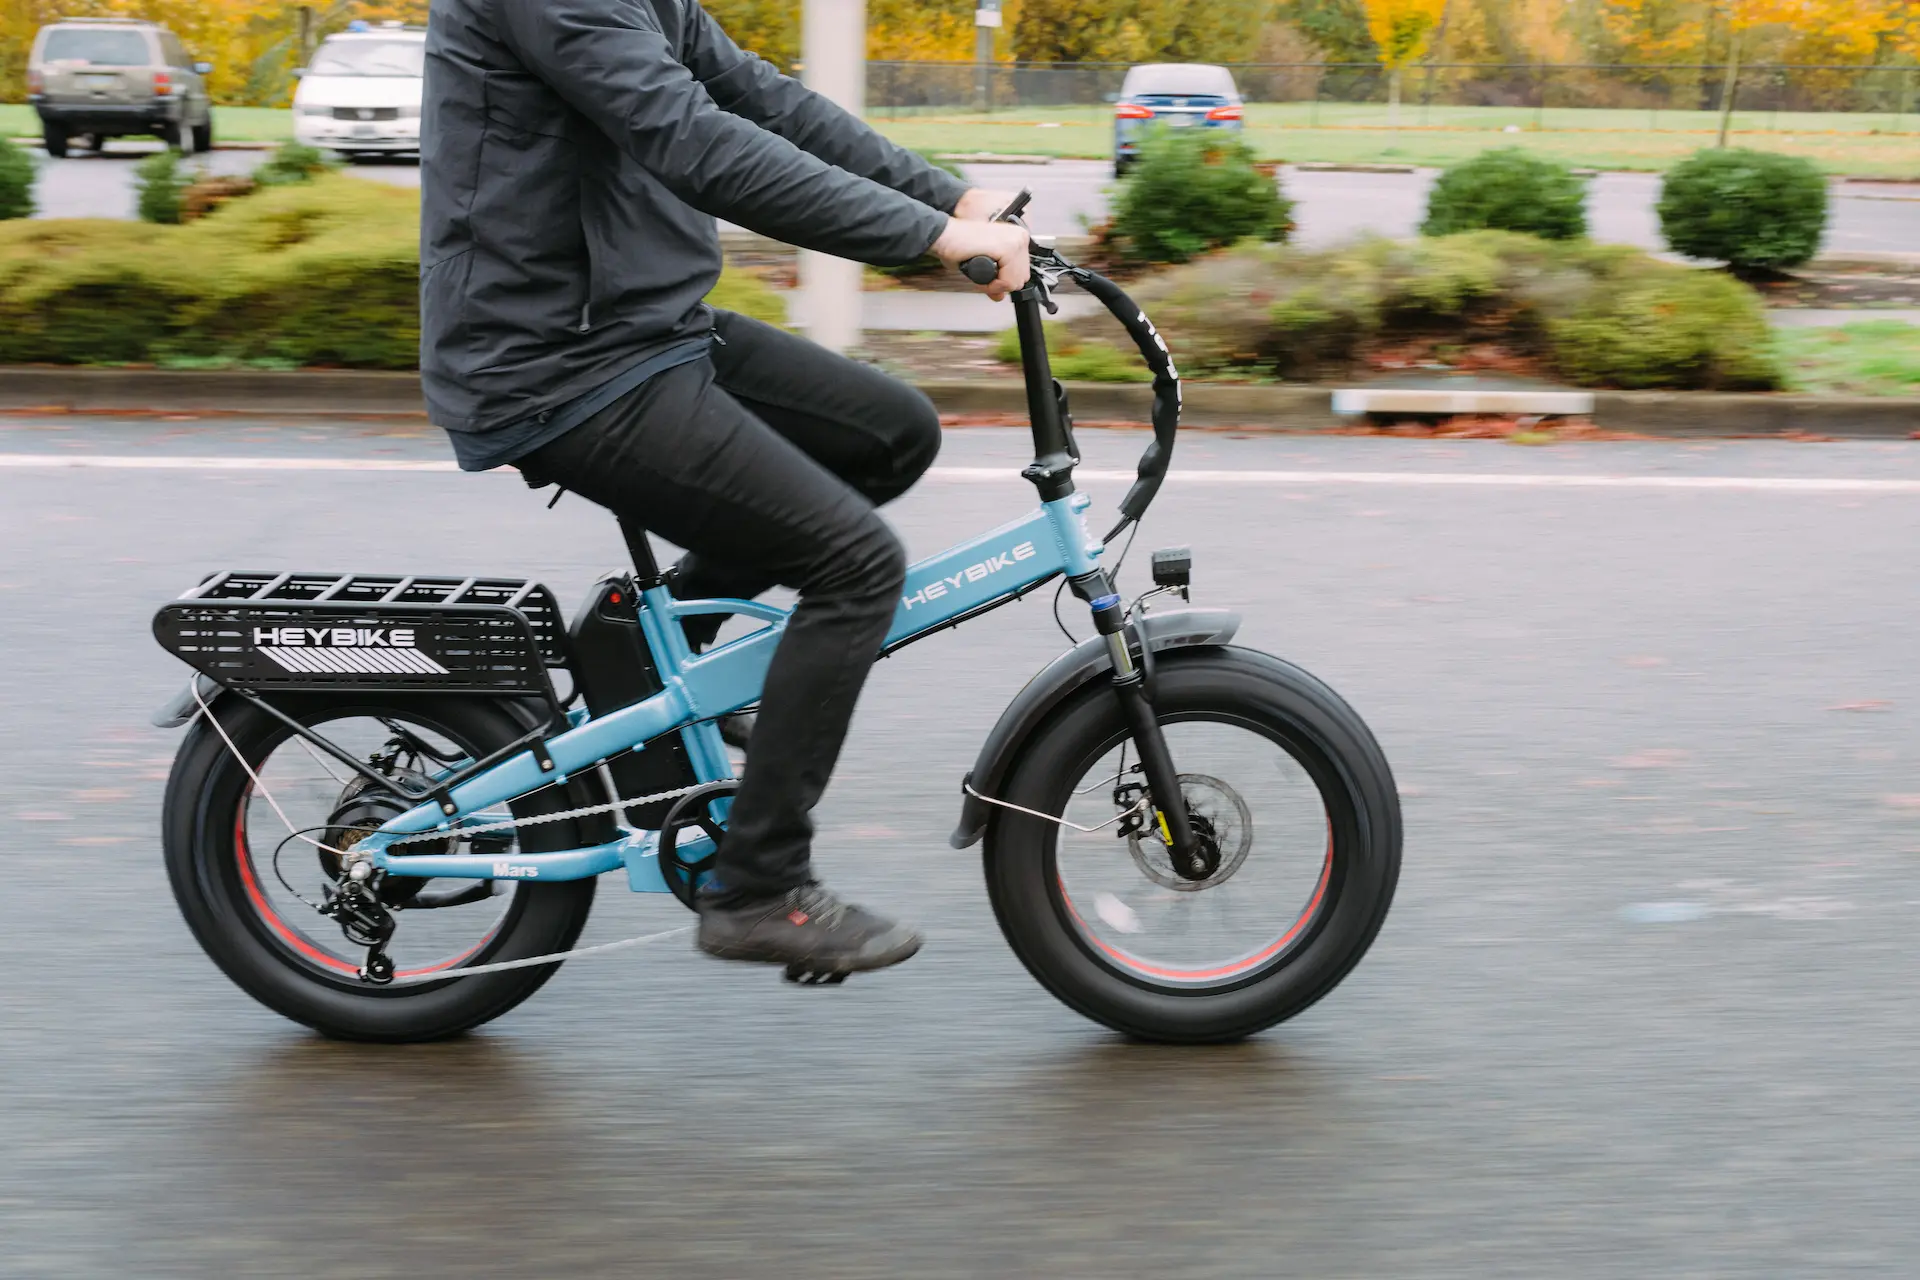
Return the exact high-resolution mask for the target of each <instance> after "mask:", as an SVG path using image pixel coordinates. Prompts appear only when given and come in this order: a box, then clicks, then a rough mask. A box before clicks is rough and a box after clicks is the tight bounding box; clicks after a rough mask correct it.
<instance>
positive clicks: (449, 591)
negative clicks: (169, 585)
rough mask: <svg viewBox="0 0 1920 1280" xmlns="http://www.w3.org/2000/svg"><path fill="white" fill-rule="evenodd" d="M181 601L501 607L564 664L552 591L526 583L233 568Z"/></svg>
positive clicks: (554, 663) (548, 656)
mask: <svg viewBox="0 0 1920 1280" xmlns="http://www.w3.org/2000/svg"><path fill="white" fill-rule="evenodd" d="M180 599H181V600H231V601H242V600H244V601H248V602H252V603H262V604H264V603H270V602H286V603H296V602H297V603H321V604H381V605H395V604H399V605H502V606H505V607H506V608H509V609H517V610H519V611H520V613H521V614H523V615H524V616H525V617H526V619H527V625H528V626H529V627H531V628H532V630H533V636H534V639H535V641H536V642H537V643H538V644H539V647H540V656H541V657H542V658H543V659H544V660H545V662H546V664H547V665H548V666H549V667H564V666H566V665H567V655H566V649H565V640H564V637H565V635H566V625H565V623H564V622H563V620H562V619H561V616H560V607H559V604H558V603H557V602H556V601H555V599H554V596H553V592H552V591H550V590H548V589H547V587H546V586H545V585H544V584H542V583H538V582H533V581H529V580H528V579H525V578H478V577H471V578H458V577H453V576H451V575H445V576H430V575H425V574H399V573H384V574H383V573H275V572H272V571H269V570H259V569H235V570H229V571H228V572H225V573H215V574H210V575H208V576H207V578H206V579H205V580H204V581H202V582H201V583H200V584H199V585H198V586H196V587H193V588H192V589H190V590H188V591H185V592H183V593H182V594H181V596H180Z"/></svg>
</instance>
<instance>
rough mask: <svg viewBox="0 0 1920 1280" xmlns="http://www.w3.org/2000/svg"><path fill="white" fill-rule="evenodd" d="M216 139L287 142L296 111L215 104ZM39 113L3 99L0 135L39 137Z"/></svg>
mask: <svg viewBox="0 0 1920 1280" xmlns="http://www.w3.org/2000/svg"><path fill="white" fill-rule="evenodd" d="M213 133H214V138H215V140H216V141H226V142H285V141H287V140H288V139H290V138H292V137H293V113H292V112H291V111H282V110H279V109H277V108H273V107H215V108H214V109H213ZM39 136H40V117H38V116H36V115H35V114H34V113H33V108H32V107H29V106H26V105H25V104H22V103H0V138H38V137H39Z"/></svg>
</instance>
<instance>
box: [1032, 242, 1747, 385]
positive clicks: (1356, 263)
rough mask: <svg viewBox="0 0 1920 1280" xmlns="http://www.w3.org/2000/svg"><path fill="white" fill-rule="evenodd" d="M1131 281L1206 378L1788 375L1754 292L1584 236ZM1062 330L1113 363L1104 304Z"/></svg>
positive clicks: (1702, 379)
mask: <svg viewBox="0 0 1920 1280" xmlns="http://www.w3.org/2000/svg"><path fill="white" fill-rule="evenodd" d="M1130 292H1132V293H1133V296H1134V297H1135V298H1136V299H1138V300H1139V302H1140V304H1141V305H1142V306H1143V307H1145V308H1146V310H1147V312H1148V314H1150V315H1152V316H1153V318H1154V323H1155V324H1156V325H1157V326H1158V327H1159V329H1160V331H1161V333H1162V334H1164V335H1166V338H1167V341H1168V343H1169V345H1171V346H1172V348H1173V352H1174V355H1175V356H1176V357H1177V359H1178V362H1179V366H1180V369H1181V371H1182V372H1183V373H1186V374H1189V375H1194V376H1200V377H1206V376H1214V377H1222V376H1224V377H1231V378H1253V379H1265V378H1274V377H1280V378H1288V379H1306V378H1322V377H1336V376H1346V375H1348V374H1350V373H1353V372H1355V371H1357V370H1359V369H1362V368H1363V367H1365V365H1366V363H1367V360H1368V358H1369V357H1370V356H1375V355H1377V354H1379V353H1382V352H1392V353H1394V354H1395V356H1396V358H1397V359H1398V360H1399V361H1400V362H1401V363H1405V362H1406V361H1407V360H1409V359H1417V360H1420V361H1425V360H1429V359H1434V360H1440V361H1442V362H1445V361H1446V360H1447V359H1449V358H1452V356H1453V355H1459V354H1463V353H1465V354H1471V355H1472V357H1473V358H1474V359H1475V360H1477V361H1478V362H1479V363H1480V364H1482V365H1484V366H1488V367H1494V368H1518V369H1521V370H1525V371H1531V372H1535V373H1540V374H1544V375H1548V376H1553V377H1557V378H1561V379H1565V380H1567V381H1569V382H1573V383H1576V384H1579V385H1583V386H1618V387H1668V388H1680V389H1684V388H1715V389H1727V390H1747V389H1752V390H1760V389H1768V388H1772V387H1775V386H1778V385H1779V381H1780V372H1779V369H1778V367H1777V365H1776V364H1775V361H1774V356H1773V344H1772V341H1771V338H1770V335H1769V333H1768V329H1767V324H1766V318H1765V316H1764V314H1763V313H1762V311H1761V307H1760V302H1759V299H1758V298H1757V297H1756V296H1755V295H1754V293H1753V292H1752V291H1751V290H1749V289H1748V288H1746V287H1745V286H1744V285H1742V284H1740V283H1739V282H1738V281H1735V280H1732V279H1730V278H1728V277H1727V276H1725V275H1723V274H1720V273H1718V272H1713V271H1701V270H1699V269H1696V268H1689V267H1681V266H1675V265H1673V264H1670V263H1664V262H1661V261H1659V260H1658V259H1656V258H1653V257H1650V256H1648V255H1647V254H1644V253H1641V252H1639V251H1637V250H1634V249H1630V248H1627V247H1625V246H1620V245H1596V244H1592V243H1590V242H1588V241H1585V240H1575V241H1566V242H1556V241H1548V240H1542V239H1539V238H1538V237H1535V236H1528V235H1519V234H1515V233H1513V232H1506V231H1476V232H1469V233H1467V234H1465V235H1458V236H1445V237H1435V238H1430V239H1422V240H1415V241H1411V242H1404V241H1391V240H1380V239H1373V240H1363V241H1360V242H1358V243H1355V244H1349V245H1343V246H1341V247H1339V248H1337V249H1330V250H1324V251H1320V252H1302V251H1299V250H1293V249H1286V248H1282V247H1278V246H1272V245H1241V246H1239V247H1238V248H1235V249H1232V250H1229V251H1227V252H1226V253H1222V254H1216V255H1213V256H1211V257H1208V258H1204V259H1202V260H1200V261H1198V262H1195V263H1193V264H1191V265H1189V266H1185V267H1179V268H1175V269H1174V270H1171V271H1166V272H1163V273H1161V274H1160V275H1159V276H1157V277H1155V278H1153V279H1151V280H1148V281H1145V282H1143V283H1141V284H1139V285H1137V286H1136V287H1134V288H1133V289H1132V290H1130ZM1067 333H1068V336H1069V340H1070V342H1071V343H1072V344H1074V347H1075V349H1076V350H1077V351H1078V352H1079V355H1078V357H1077V359H1078V360H1079V361H1080V364H1079V366H1078V368H1080V369H1082V370H1086V369H1090V368H1095V367H1097V363H1096V358H1095V357H1093V356H1091V355H1090V354H1089V353H1090V352H1091V351H1093V350H1095V349H1098V348H1103V347H1104V348H1106V349H1107V351H1108V352H1109V356H1108V357H1107V358H1108V359H1110V360H1113V361H1114V362H1116V363H1117V362H1118V361H1119V360H1120V358H1121V357H1123V356H1124V355H1125V350H1124V349H1125V347H1126V345H1127V344H1126V341H1125V339H1124V338H1123V337H1121V336H1120V335H1118V334H1116V333H1115V332H1114V329H1113V323H1112V320H1111V319H1110V318H1108V317H1105V316H1092V317H1085V318H1082V319H1078V320H1074V321H1072V322H1071V323H1070V324H1069V325H1068V326H1067ZM1002 354H1003V357H1004V355H1005V354H1006V353H1005V352H1003V353H1002ZM1075 376H1081V377H1088V376H1098V375H1097V374H1092V373H1087V372H1078V373H1076V374H1075Z"/></svg>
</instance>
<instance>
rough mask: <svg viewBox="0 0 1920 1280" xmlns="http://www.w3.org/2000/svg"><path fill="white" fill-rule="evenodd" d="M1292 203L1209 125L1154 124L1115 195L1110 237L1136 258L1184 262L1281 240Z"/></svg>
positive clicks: (1249, 156) (1247, 153)
mask: <svg viewBox="0 0 1920 1280" xmlns="http://www.w3.org/2000/svg"><path fill="white" fill-rule="evenodd" d="M1291 230H1293V202H1292V201H1290V200H1288V199H1287V198H1286V197H1285V196H1283V195H1281V194H1280V187H1279V184H1278V182H1277V181H1276V180H1275V178H1274V176H1273V174H1272V173H1271V172H1269V171H1268V170H1266V169H1263V168H1262V167H1260V166H1259V165H1257V164H1255V163H1254V156H1253V150H1252V148H1250V147H1248V146H1247V144H1246V143H1244V142H1242V141H1241V140H1240V139H1239V138H1237V137H1233V136H1231V135H1226V134H1221V133H1218V132H1216V131H1214V130H1211V129H1188V130H1173V129H1156V130H1155V131H1153V132H1152V133H1150V134H1148V135H1147V138H1146V140H1145V141H1144V142H1143V143H1141V145H1140V158H1139V159H1138V160H1137V161H1136V162H1135V163H1134V165H1133V167H1132V169H1131V170H1130V171H1129V173H1128V175H1127V179H1126V181H1124V182H1122V183H1121V184H1120V188H1119V192H1118V194H1117V195H1116V196H1115V199H1114V207H1113V237H1114V239H1115V240H1116V241H1117V242H1118V244H1119V246H1120V248H1121V250H1122V252H1124V253H1125V254H1126V255H1127V256H1129V257H1132V258H1134V259H1136V260H1138V261H1141V262H1188V261H1191V260H1192V259H1194V258H1196V257H1199V256H1200V255H1201V254H1203V253H1206V252H1208V251H1209V250H1212V249H1219V248H1223V247H1225V246H1227V245H1231V244H1238V243H1239V242H1240V241H1242V240H1284V239H1285V238H1286V236H1287V233H1288V232H1290V231H1291Z"/></svg>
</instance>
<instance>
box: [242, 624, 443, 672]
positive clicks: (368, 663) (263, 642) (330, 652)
mask: <svg viewBox="0 0 1920 1280" xmlns="http://www.w3.org/2000/svg"><path fill="white" fill-rule="evenodd" d="M253 644H254V647H255V648H256V649H257V650H258V651H259V652H260V654H261V655H262V656H263V657H265V658H266V659H267V660H268V661H269V662H272V663H273V664H274V665H275V666H277V667H279V668H280V669H281V670H282V671H291V672H294V673H296V674H299V675H337V676H345V675H368V676H444V675H447V674H449V673H448V671H447V669H446V668H445V667H443V666H441V665H440V664H439V663H437V662H435V661H434V660H433V659H432V658H430V657H428V656H427V655H426V654H424V653H422V652H420V650H419V648H418V646H417V643H416V641H415V638H414V628H412V627H255V628H254V629H253Z"/></svg>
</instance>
